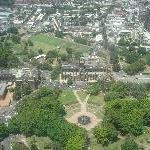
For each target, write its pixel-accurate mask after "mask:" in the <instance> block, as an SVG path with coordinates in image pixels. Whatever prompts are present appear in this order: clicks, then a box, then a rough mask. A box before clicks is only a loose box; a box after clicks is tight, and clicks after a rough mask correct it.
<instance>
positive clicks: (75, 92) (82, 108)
mask: <svg viewBox="0 0 150 150" xmlns="http://www.w3.org/2000/svg"><path fill="white" fill-rule="evenodd" d="M73 93H74V95H75V97H76V98H77V101H78V102H79V104H80V106H81V112H87V102H88V99H89V97H90V94H88V95H87V96H86V98H85V99H84V101H82V100H81V99H80V97H79V95H78V94H77V91H76V90H74V91H73Z"/></svg>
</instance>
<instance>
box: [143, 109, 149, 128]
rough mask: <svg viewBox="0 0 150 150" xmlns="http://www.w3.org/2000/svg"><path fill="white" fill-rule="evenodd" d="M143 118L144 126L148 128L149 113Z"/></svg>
mask: <svg viewBox="0 0 150 150" xmlns="http://www.w3.org/2000/svg"><path fill="white" fill-rule="evenodd" d="M143 118H144V125H145V126H149V127H150V113H149V112H148V113H146V114H145V115H144V117H143Z"/></svg>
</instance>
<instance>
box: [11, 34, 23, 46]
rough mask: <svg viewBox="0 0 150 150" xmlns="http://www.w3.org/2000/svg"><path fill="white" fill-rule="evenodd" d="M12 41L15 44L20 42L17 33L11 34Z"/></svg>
mask: <svg viewBox="0 0 150 150" xmlns="http://www.w3.org/2000/svg"><path fill="white" fill-rule="evenodd" d="M12 42H14V43H15V44H20V43H21V37H19V36H18V35H13V36H12Z"/></svg>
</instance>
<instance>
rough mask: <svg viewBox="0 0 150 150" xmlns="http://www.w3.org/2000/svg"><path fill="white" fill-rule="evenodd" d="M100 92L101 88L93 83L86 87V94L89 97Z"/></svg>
mask: <svg viewBox="0 0 150 150" xmlns="http://www.w3.org/2000/svg"><path fill="white" fill-rule="evenodd" d="M100 90H101V87H100V85H99V83H94V84H92V85H89V86H88V87H87V93H88V94H91V95H98V93H99V92H100Z"/></svg>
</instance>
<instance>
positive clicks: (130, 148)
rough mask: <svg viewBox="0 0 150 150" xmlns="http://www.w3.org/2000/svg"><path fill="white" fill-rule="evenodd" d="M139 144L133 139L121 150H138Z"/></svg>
mask: <svg viewBox="0 0 150 150" xmlns="http://www.w3.org/2000/svg"><path fill="white" fill-rule="evenodd" d="M138 149H139V148H138V144H137V143H136V142H135V141H134V140H133V139H131V138H128V139H126V140H125V142H124V143H123V144H122V145H121V150H138Z"/></svg>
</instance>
